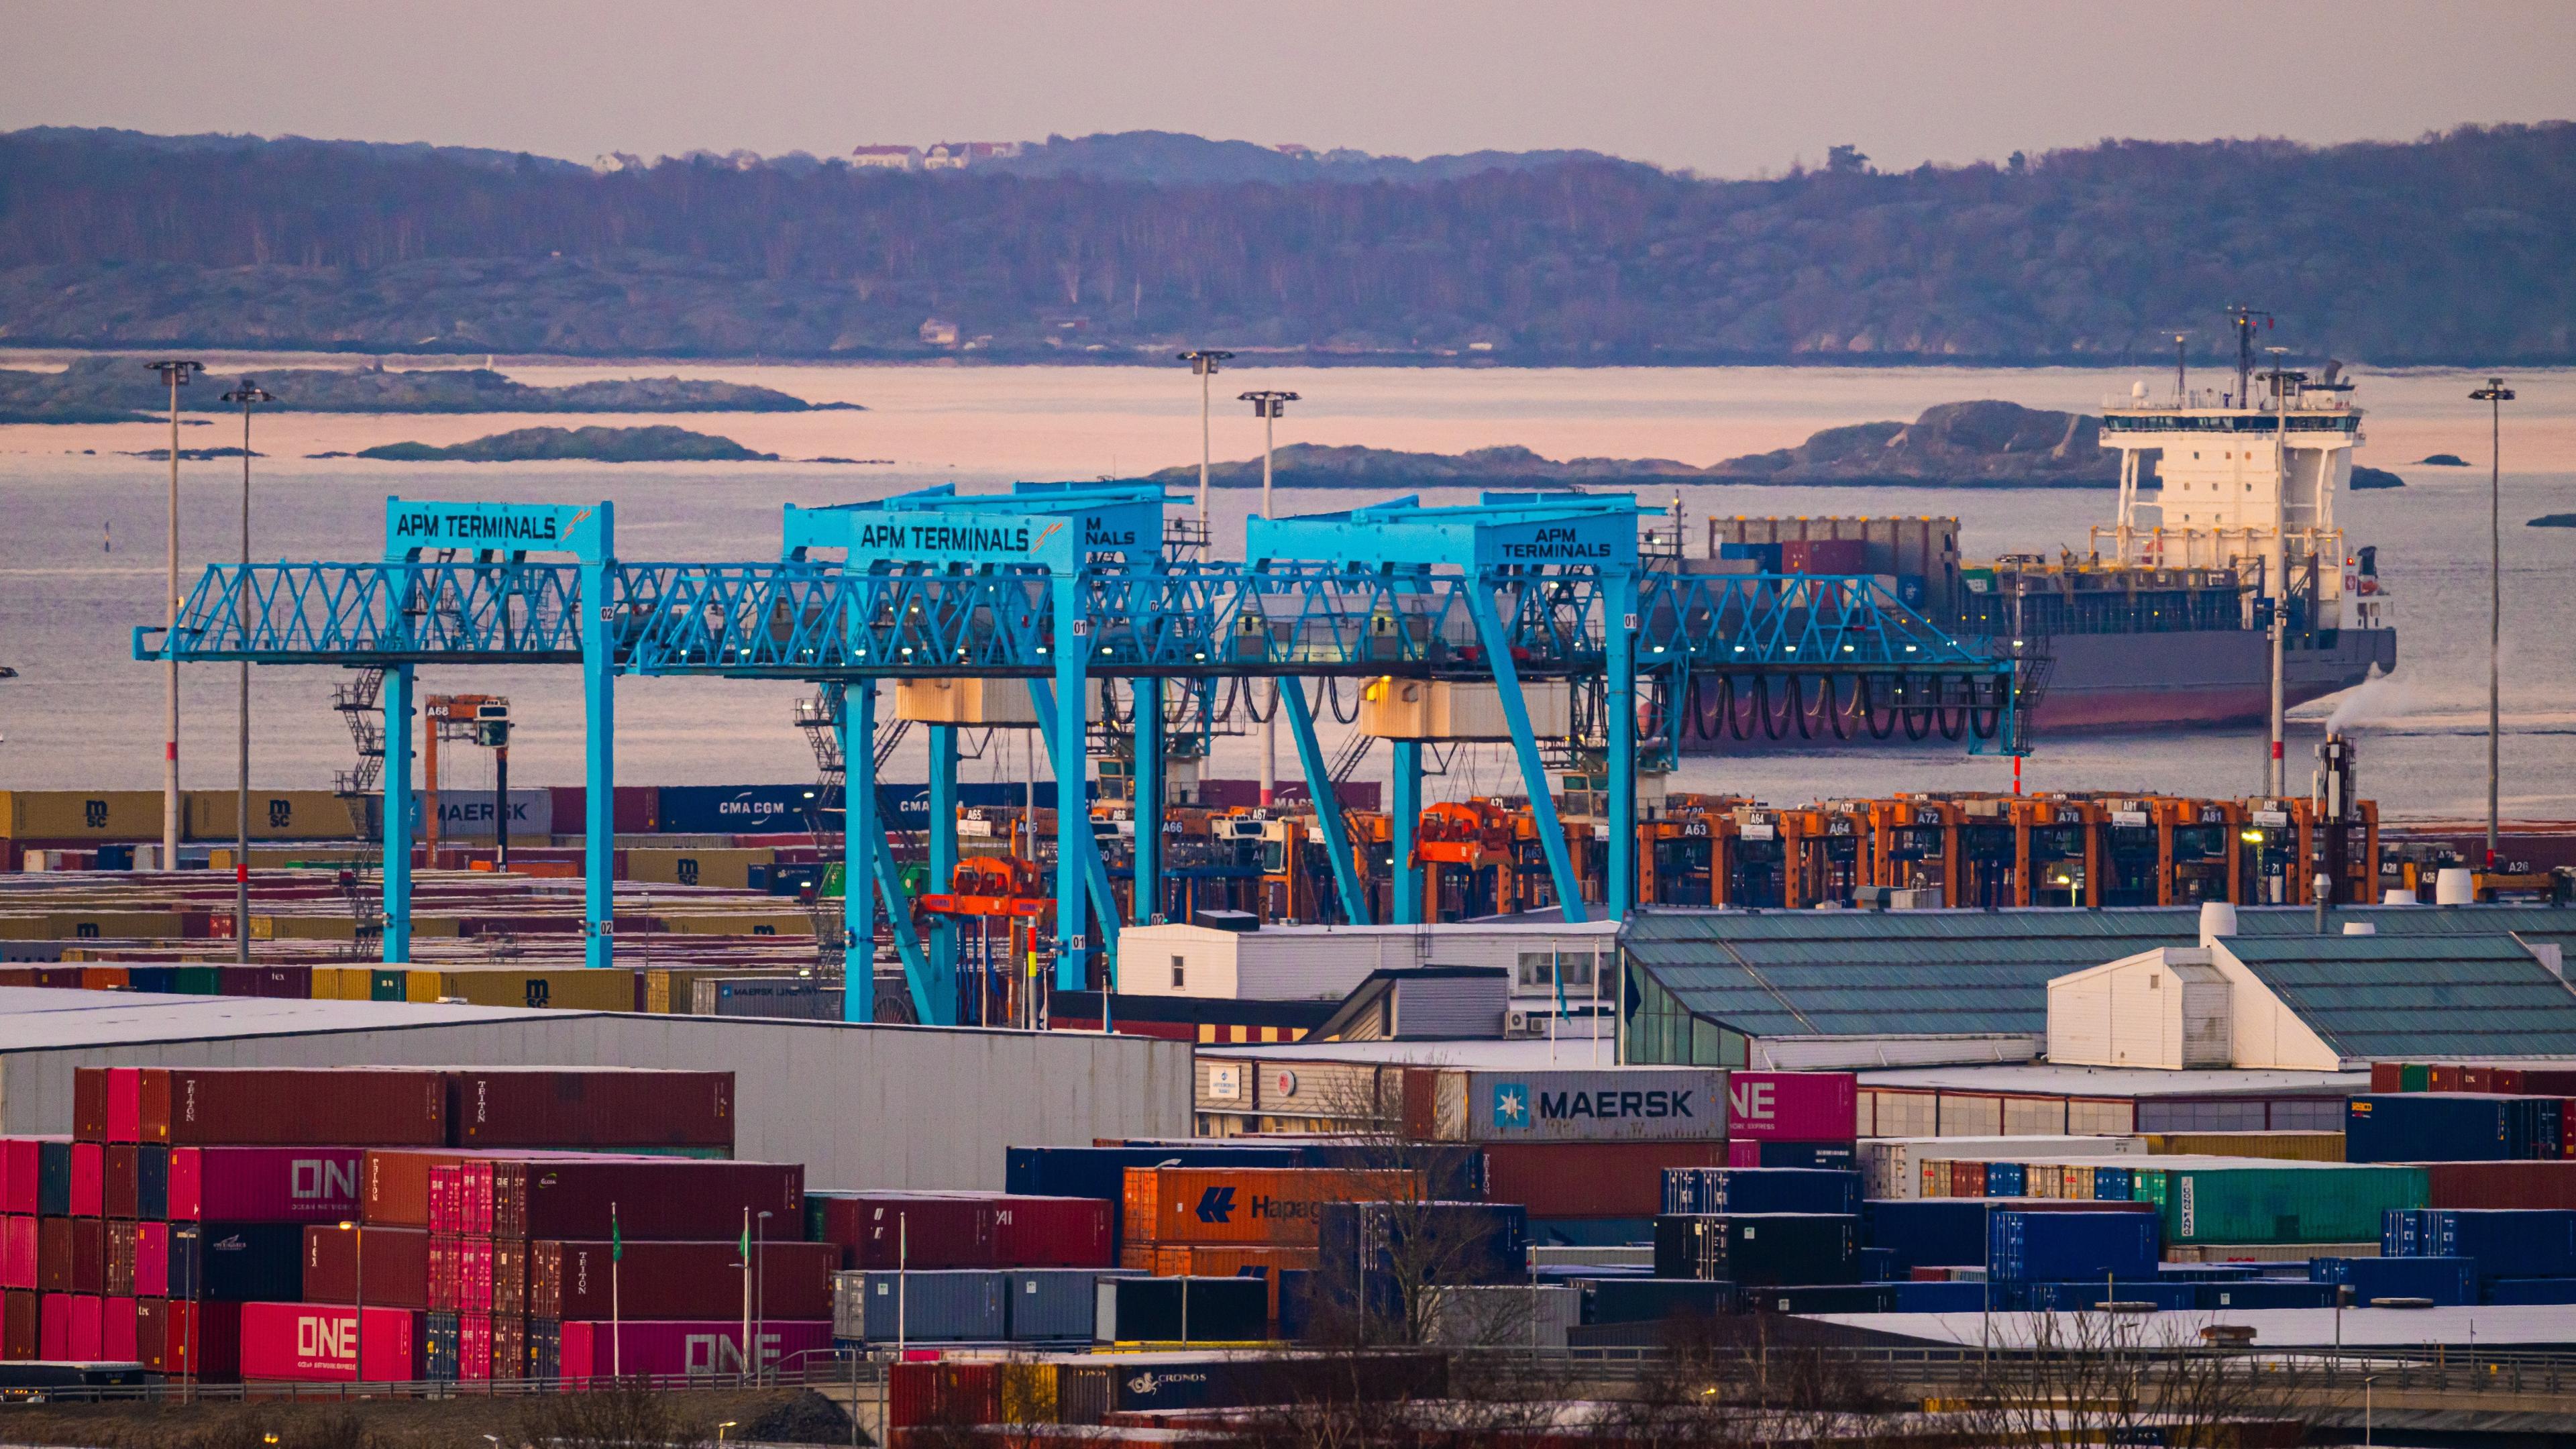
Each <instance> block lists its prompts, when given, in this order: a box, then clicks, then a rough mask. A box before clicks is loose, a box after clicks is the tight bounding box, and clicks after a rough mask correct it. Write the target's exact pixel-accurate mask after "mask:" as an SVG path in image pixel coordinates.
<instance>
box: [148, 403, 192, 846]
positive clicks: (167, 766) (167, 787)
mask: <svg viewBox="0 0 2576 1449" xmlns="http://www.w3.org/2000/svg"><path fill="white" fill-rule="evenodd" d="M143 365H144V366H145V367H148V368H150V369H151V370H153V371H154V372H157V373H159V374H161V381H162V382H163V383H164V384H166V385H167V386H168V387H169V389H170V541H169V580H168V584H169V586H168V589H167V593H168V594H169V598H168V600H167V601H166V602H167V603H168V604H169V621H170V631H169V633H168V634H166V635H164V636H163V638H162V644H163V647H165V648H169V649H171V650H172V651H173V652H172V653H171V655H170V657H169V658H168V659H167V660H166V661H164V662H163V667H162V678H161V688H162V695H163V701H162V702H163V704H164V705H165V706H166V710H165V715H164V719H165V723H166V724H167V725H168V730H167V733H166V735H165V737H164V738H163V740H162V742H161V868H162V869H163V870H177V869H178V868H179V808H180V806H179V656H178V654H177V652H176V646H177V644H178V640H179V389H181V388H183V387H185V386H187V385H188V379H189V378H190V377H191V376H193V375H195V374H197V373H200V372H203V371H205V370H206V365H205V364H204V363H202V362H192V361H189V360H186V359H184V358H165V359H163V360H161V361H159V362H147V363H145V364H143Z"/></svg>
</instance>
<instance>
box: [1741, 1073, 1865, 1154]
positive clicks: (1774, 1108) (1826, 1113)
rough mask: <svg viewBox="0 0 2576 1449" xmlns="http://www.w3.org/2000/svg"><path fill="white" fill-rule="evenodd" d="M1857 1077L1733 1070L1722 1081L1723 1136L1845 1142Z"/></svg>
mask: <svg viewBox="0 0 2576 1449" xmlns="http://www.w3.org/2000/svg"><path fill="white" fill-rule="evenodd" d="M1859 1105H1860V1079H1859V1078H1858V1077H1855V1076H1853V1075H1852V1074H1851V1073H1849V1072H1735V1073H1731V1074H1729V1076H1728V1077H1727V1079H1726V1135H1727V1137H1728V1138H1729V1139H1730V1140H1731V1139H1734V1138H1738V1137H1752V1138H1764V1137H1768V1138H1773V1139H1776V1140H1779V1141H1783V1142H1849V1141H1851V1140H1852V1139H1853V1137H1854V1135H1855V1132H1856V1128H1855V1126H1854V1123H1855V1120H1856V1118H1857V1114H1858V1109H1859Z"/></svg>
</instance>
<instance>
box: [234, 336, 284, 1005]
mask: <svg viewBox="0 0 2576 1449" xmlns="http://www.w3.org/2000/svg"><path fill="white" fill-rule="evenodd" d="M224 401H225V402H237V403H240V404H241V410H242V499H241V503H242V506H241V565H242V585H241V591H240V602H241V631H242V638H243V639H244V640H245V641H247V640H248V639H249V638H250V410H251V406H252V404H254V403H264V402H275V401H277V399H276V398H275V397H274V396H272V395H271V394H269V393H268V392H266V391H264V390H262V389H261V387H260V385H259V384H258V383H256V382H253V381H252V380H251V379H249V378H247V377H245V378H243V379H242V380H241V386H239V387H237V388H234V389H233V390H232V391H231V392H228V393H225V394H224ZM240 723H241V739H240V742H239V748H240V752H239V755H238V758H237V759H236V761H235V763H236V765H237V766H238V769H237V772H236V773H237V779H236V781H235V783H236V787H237V791H238V793H237V795H236V797H235V799H234V801H233V959H234V960H235V961H238V962H241V963H242V964H243V965H248V964H250V661H249V660H247V659H245V660H243V661H242V662H241V701H240Z"/></svg>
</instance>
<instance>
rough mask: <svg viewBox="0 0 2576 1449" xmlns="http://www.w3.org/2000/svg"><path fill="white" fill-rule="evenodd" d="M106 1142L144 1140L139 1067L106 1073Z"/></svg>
mask: <svg viewBox="0 0 2576 1449" xmlns="http://www.w3.org/2000/svg"><path fill="white" fill-rule="evenodd" d="M308 994H309V993H308ZM107 1140H108V1141H110V1142H140V1141H142V1140H143V1069H142V1068H140V1067H109V1068H108V1069H107Z"/></svg>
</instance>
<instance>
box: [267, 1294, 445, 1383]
mask: <svg viewBox="0 0 2576 1449" xmlns="http://www.w3.org/2000/svg"><path fill="white" fill-rule="evenodd" d="M420 1350H421V1333H420V1315H419V1314H418V1313H416V1312H414V1311H412V1310H411V1309H408V1308H378V1307H375V1306H374V1305H372V1304H370V1305H369V1306H367V1307H366V1308H363V1309H360V1308H354V1307H352V1308H344V1307H341V1306H339V1305H337V1304H327V1303H245V1304H243V1305H242V1306H241V1376H242V1377H243V1378H244V1379H245V1380H263V1379H265V1380H277V1381H282V1382H289V1383H407V1382H410V1381H411V1380H414V1379H417V1378H419V1377H420V1376H421V1354H420Z"/></svg>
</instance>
